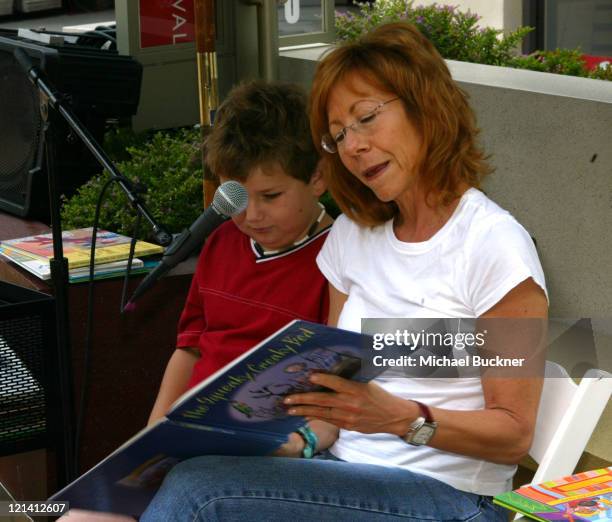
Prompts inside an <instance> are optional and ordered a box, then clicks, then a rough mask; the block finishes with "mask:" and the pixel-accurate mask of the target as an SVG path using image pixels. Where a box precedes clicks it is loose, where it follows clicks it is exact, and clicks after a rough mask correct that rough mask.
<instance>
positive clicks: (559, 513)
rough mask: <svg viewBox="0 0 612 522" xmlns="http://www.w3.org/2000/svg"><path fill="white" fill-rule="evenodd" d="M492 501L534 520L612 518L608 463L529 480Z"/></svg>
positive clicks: (610, 471)
mask: <svg viewBox="0 0 612 522" xmlns="http://www.w3.org/2000/svg"><path fill="white" fill-rule="evenodd" d="M494 502H495V503H496V504H499V505H502V506H504V507H506V508H508V509H511V510H514V511H518V512H519V513H523V514H524V515H526V516H528V517H530V518H532V519H534V520H542V521H547V520H565V521H575V522H579V521H583V520H584V521H587V520H588V521H598V520H612V467H609V468H602V469H596V470H593V471H585V472H583V473H576V474H575V475H570V476H568V477H564V478H561V479H558V480H550V481H548V482H543V483H541V484H529V485H527V486H523V487H521V488H519V489H517V490H515V491H509V492H507V493H502V494H501V495H497V496H496V497H495V498H494Z"/></svg>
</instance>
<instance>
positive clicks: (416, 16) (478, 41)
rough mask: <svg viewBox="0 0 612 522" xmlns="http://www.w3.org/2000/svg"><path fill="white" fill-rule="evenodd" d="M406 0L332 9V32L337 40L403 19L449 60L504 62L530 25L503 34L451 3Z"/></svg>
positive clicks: (500, 63)
mask: <svg viewBox="0 0 612 522" xmlns="http://www.w3.org/2000/svg"><path fill="white" fill-rule="evenodd" d="M413 4H414V2H412V1H407V0H377V1H376V2H374V3H372V4H367V3H363V4H359V14H354V13H351V12H347V13H339V12H338V13H336V18H335V23H336V34H337V36H338V38H339V39H340V40H352V39H355V38H357V37H358V36H360V35H361V34H364V33H366V32H368V31H370V30H372V29H373V28H374V27H376V26H378V25H380V24H383V23H388V22H397V21H407V22H411V23H413V24H414V25H416V26H417V27H418V28H419V30H420V31H421V32H422V33H423V34H424V35H425V36H427V37H428V38H429V40H431V42H432V43H433V44H434V45H435V46H436V48H437V49H438V51H439V52H440V54H441V55H442V56H443V57H444V58H447V59H450V60H459V61H463V62H473V63H483V64H488V65H507V64H509V63H510V62H511V61H512V59H513V58H514V52H513V51H514V49H515V48H516V47H517V46H518V45H519V44H520V42H521V41H522V39H523V38H524V37H525V36H526V35H527V34H528V33H529V32H530V31H532V30H533V29H532V28H530V27H520V28H519V29H517V30H516V31H513V32H511V33H509V34H507V35H503V33H502V31H501V30H498V29H493V28H491V27H484V28H481V27H480V26H479V25H478V21H479V20H480V17H479V16H478V15H477V14H475V13H472V12H470V11H469V10H468V11H467V12H463V11H460V10H459V9H457V7H454V6H443V5H439V4H434V5H431V6H426V7H425V6H416V7H415V6H414V5H413Z"/></svg>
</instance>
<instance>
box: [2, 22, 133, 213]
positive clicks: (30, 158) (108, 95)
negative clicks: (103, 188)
mask: <svg viewBox="0 0 612 522" xmlns="http://www.w3.org/2000/svg"><path fill="white" fill-rule="evenodd" d="M17 48H21V49H23V50H24V51H25V52H26V54H27V55H28V56H29V57H30V59H31V60H32V62H33V63H34V65H35V66H36V67H38V69H39V70H40V71H42V72H43V74H44V76H45V78H46V79H47V80H48V82H49V84H50V85H51V86H52V87H53V88H55V89H56V91H57V92H58V93H59V94H60V95H61V96H62V100H63V101H64V102H65V103H66V104H67V105H68V106H69V107H70V108H71V109H72V110H73V111H74V113H75V114H76V116H77V117H78V118H79V120H81V122H82V123H83V124H84V125H85V127H87V129H88V130H89V132H90V133H91V134H92V135H93V137H94V138H95V139H96V141H98V142H99V143H101V142H102V139H103V137H104V130H105V128H106V123H107V121H108V120H111V119H112V120H115V119H121V118H126V117H129V116H133V115H134V114H136V111H137V109H138V101H139V98H140V86H141V80H142V67H141V65H140V64H139V63H138V62H136V60H134V59H133V58H131V57H129V56H122V55H119V54H117V52H116V51H112V50H101V49H90V48H86V47H84V46H81V45H76V44H70V43H68V42H64V43H62V44H58V45H51V44H41V43H39V42H32V41H30V40H27V39H24V38H20V37H18V36H17V32H16V31H11V30H0V210H4V211H6V212H9V213H11V214H16V215H18V216H24V217H25V216H28V217H34V218H37V219H40V220H42V221H45V222H47V223H48V222H49V196H48V186H47V172H46V165H45V158H44V153H43V152H44V145H45V144H44V143H43V141H44V139H43V133H42V130H43V129H42V122H43V120H42V118H41V115H40V95H39V92H38V89H37V88H36V87H34V86H33V85H32V84H31V83H30V82H29V80H28V78H27V77H26V74H25V72H24V71H23V69H22V68H21V67H20V66H19V64H18V63H17V62H16V60H15V59H14V57H13V51H14V50H15V49H17ZM52 122H53V123H52V125H51V132H53V133H54V134H53V137H54V140H53V141H54V143H55V144H56V145H55V147H56V150H55V154H56V156H55V157H56V168H57V173H56V177H57V180H58V185H59V191H60V193H61V194H64V195H66V196H70V195H72V194H73V193H74V192H75V191H76V189H77V188H78V187H80V186H81V185H83V184H84V183H85V182H86V181H87V180H88V179H89V178H91V176H92V175H94V174H95V173H97V172H100V171H101V170H102V169H101V167H100V166H99V165H98V163H97V161H96V160H95V159H94V158H93V156H92V155H91V153H90V152H89V150H88V149H87V148H86V147H85V145H84V144H83V143H82V142H81V141H80V139H79V138H78V137H76V136H75V135H74V134H72V133H71V131H70V129H69V127H68V125H67V123H66V122H64V121H63V119H62V118H61V117H59V118H53V120H52Z"/></svg>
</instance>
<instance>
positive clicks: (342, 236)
mask: <svg viewBox="0 0 612 522" xmlns="http://www.w3.org/2000/svg"><path fill="white" fill-rule="evenodd" d="M350 224H351V222H350V221H349V219H348V218H347V217H346V216H345V215H344V214H341V215H340V216H338V218H337V219H336V221H335V222H334V224H333V226H332V229H331V230H330V231H329V234H327V239H326V240H325V243H324V244H323V248H321V251H320V252H319V255H318V256H317V265H318V266H319V270H321V273H322V274H323V275H324V276H325V279H327V281H329V283H330V284H331V285H333V286H334V288H336V289H337V290H339V291H340V292H342V293H343V294H348V292H349V284H348V281H347V280H346V276H345V274H346V271H345V265H344V253H345V252H346V250H347V249H348V245H349V243H348V242H349V241H350V237H349V235H350V228H351V227H350Z"/></svg>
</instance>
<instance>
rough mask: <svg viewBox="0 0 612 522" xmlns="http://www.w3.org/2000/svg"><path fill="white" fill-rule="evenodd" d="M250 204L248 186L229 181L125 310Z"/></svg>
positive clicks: (150, 275) (181, 236)
mask: <svg viewBox="0 0 612 522" xmlns="http://www.w3.org/2000/svg"><path fill="white" fill-rule="evenodd" d="M247 203H248V195H247V191H246V189H245V188H244V187H243V186H242V185H241V184H240V183H238V182H237V181H226V182H225V183H223V184H222V185H221V186H220V187H219V188H218V189H217V190H216V192H215V195H214V197H213V200H212V203H211V204H210V206H209V207H208V208H207V209H206V210H205V211H204V212H202V214H201V215H200V217H199V218H198V219H196V220H195V221H194V222H193V224H192V225H191V226H190V227H189V228H188V229H186V230H184V231H183V232H182V233H181V235H180V236H178V237H177V238H176V239H175V240H174V241H173V242H172V243H171V245H170V246H169V247H168V248H167V249H166V251H165V252H164V256H163V257H162V259H161V262H160V263H159V265H157V266H156V267H155V269H153V271H151V273H149V274H148V275H147V277H145V278H144V279H143V281H142V282H141V283H140V285H138V288H136V290H135V292H134V294H133V295H132V297H131V298H130V301H129V302H128V303H127V305H126V306H125V310H132V309H133V308H134V301H136V299H138V298H139V297H140V296H141V295H142V294H144V293H145V292H146V291H147V290H148V289H149V288H150V287H151V286H153V284H154V283H155V282H156V281H157V280H158V279H159V278H160V277H162V276H163V275H164V274H166V272H168V271H169V270H170V269H171V268H174V267H175V266H176V265H178V264H179V263H180V262H181V261H183V259H185V258H187V257H188V256H189V255H190V254H191V253H192V252H193V251H194V250H195V249H196V248H199V247H201V246H202V243H203V242H204V241H205V240H206V238H207V237H208V236H209V235H210V234H212V232H213V231H214V230H215V229H216V228H217V227H218V226H219V225H221V223H223V222H224V221H225V220H227V219H228V218H229V217H230V216H233V215H234V214H240V212H243V211H244V210H245V209H246V207H247Z"/></svg>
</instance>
